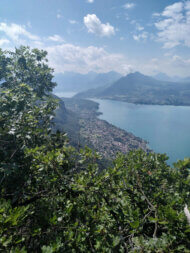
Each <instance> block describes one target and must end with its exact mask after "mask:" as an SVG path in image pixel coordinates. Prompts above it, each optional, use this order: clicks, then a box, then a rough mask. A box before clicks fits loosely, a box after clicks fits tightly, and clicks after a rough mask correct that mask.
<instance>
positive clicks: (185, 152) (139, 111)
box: [93, 99, 190, 164]
mask: <svg viewBox="0 0 190 253" xmlns="http://www.w3.org/2000/svg"><path fill="white" fill-rule="evenodd" d="M93 101H96V102H98V103H99V112H102V113H103V114H102V115H100V116H99V118H100V119H104V120H106V121H108V122H109V123H111V124H113V125H115V126H117V127H120V128H122V129H124V130H126V131H128V132H131V133H133V134H134V135H136V136H138V137H141V138H143V139H145V140H147V141H148V142H149V147H150V148H151V149H153V150H154V151H155V152H157V153H166V154H167V155H168V156H169V157H170V159H169V161H168V163H169V164H172V163H173V162H176V161H177V160H178V159H184V158H185V157H190V107H188V106H159V105H135V104H130V103H125V102H119V101H113V100H100V99H93Z"/></svg>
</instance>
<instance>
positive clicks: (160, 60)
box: [0, 0, 190, 76]
mask: <svg viewBox="0 0 190 253" xmlns="http://www.w3.org/2000/svg"><path fill="white" fill-rule="evenodd" d="M21 44H24V45H29V46H31V47H38V48H42V49H45V50H47V51H48V57H49V64H50V65H51V66H52V67H53V68H54V69H55V71H56V72H65V71H74V72H80V73H87V72H89V71H96V72H99V73H100V72H108V71H112V70H114V71H117V72H120V73H122V74H127V73H129V72H131V71H141V72H142V73H144V74H148V75H154V74H156V73H158V72H164V73H167V74H168V75H171V76H174V75H180V76H190V0H183V1H173V0H143V1H142V0H14V1H13V0H1V8H0V47H1V48H3V49H10V50H12V49H13V48H14V47H15V46H16V47H18V46H19V45H21Z"/></svg>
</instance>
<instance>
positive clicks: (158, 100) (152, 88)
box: [76, 72, 190, 105]
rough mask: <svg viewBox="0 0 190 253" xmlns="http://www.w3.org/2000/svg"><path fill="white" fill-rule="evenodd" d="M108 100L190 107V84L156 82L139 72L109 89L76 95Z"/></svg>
mask: <svg viewBox="0 0 190 253" xmlns="http://www.w3.org/2000/svg"><path fill="white" fill-rule="evenodd" d="M76 97H78V98H85V97H87V98H89V97H97V98H106V99H114V100H119V101H125V102H129V103H136V104H159V105H190V82H181V83H180V82H179V83H178V82H167V81H160V80H156V79H154V78H152V77H149V76H145V75H143V74H141V73H139V72H136V73H132V74H129V75H127V76H125V77H121V78H120V79H119V80H117V81H116V82H114V83H113V84H112V85H110V86H109V87H105V88H104V89H94V90H89V91H86V92H82V93H79V94H77V95H76Z"/></svg>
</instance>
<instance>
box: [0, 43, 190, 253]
mask: <svg viewBox="0 0 190 253" xmlns="http://www.w3.org/2000/svg"><path fill="white" fill-rule="evenodd" d="M46 55H47V53H46V52H45V51H41V50H38V49H32V50H30V49H29V48H27V47H21V48H18V49H16V50H15V51H14V52H6V51H2V50H0V81H1V83H2V84H1V92H0V194H1V195H0V251H1V252H22V253H24V252H43V253H46V252H77V253H78V252H85V253H86V252H145V253H146V252H190V226H189V225H190V224H188V219H187V217H186V215H187V216H188V207H190V191H189V189H190V187H189V185H190V173H189V168H190V160H189V159H186V160H184V161H179V162H178V163H176V164H175V165H174V168H171V167H169V166H168V165H167V164H166V160H167V157H166V155H162V154H155V153H149V154H147V153H146V152H143V151H142V150H138V151H130V152H129V153H128V154H122V153H120V154H118V156H117V158H116V159H115V160H114V161H113V166H112V167H108V168H106V169H104V170H101V167H100V166H98V163H97V161H98V159H99V157H98V155H97V154H96V153H95V152H94V151H92V150H91V149H89V148H87V147H86V148H84V149H80V150H76V149H75V148H73V147H72V146H70V145H69V140H68V139H67V137H66V136H65V134H64V133H62V132H60V131H57V132H55V131H53V130H52V129H53V125H52V124H53V122H52V120H53V117H54V112H55V109H56V108H57V106H58V101H56V99H55V98H53V97H52V96H51V95H50V92H51V91H52V89H53V87H54V86H55V83H53V82H52V78H53V75H52V73H53V70H52V69H50V68H49V67H48V65H47V62H46ZM62 106H64V105H63V104H62ZM185 205H187V207H186V208H185V213H184V207H185Z"/></svg>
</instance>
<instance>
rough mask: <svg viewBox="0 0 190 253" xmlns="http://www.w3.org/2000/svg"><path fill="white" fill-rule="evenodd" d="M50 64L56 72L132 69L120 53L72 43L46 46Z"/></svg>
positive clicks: (127, 70) (123, 70) (125, 71)
mask: <svg viewBox="0 0 190 253" xmlns="http://www.w3.org/2000/svg"><path fill="white" fill-rule="evenodd" d="M46 50H47V51H48V57H49V61H50V64H51V66H52V67H53V68H54V69H55V71H56V72H64V71H74V72H79V73H87V72H89V71H95V72H99V73H101V72H108V71H112V70H113V71H117V72H120V73H122V74H126V73H129V72H130V71H131V70H132V67H131V65H130V64H129V63H128V62H127V60H126V58H125V57H124V56H123V55H121V54H110V53H108V52H107V51H105V49H104V48H101V47H94V46H89V47H79V46H75V45H73V44H62V45H57V46H51V47H47V48H46Z"/></svg>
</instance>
